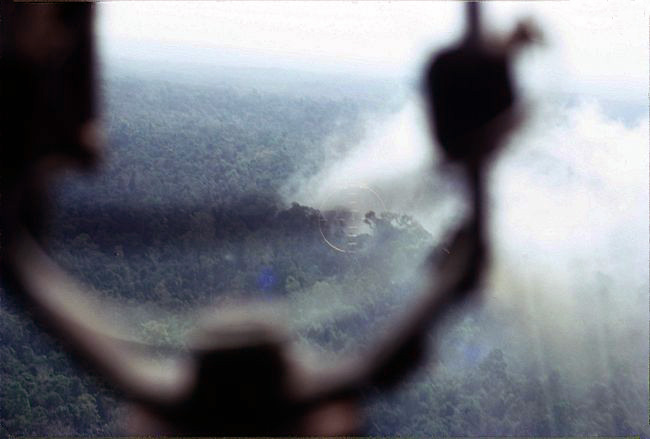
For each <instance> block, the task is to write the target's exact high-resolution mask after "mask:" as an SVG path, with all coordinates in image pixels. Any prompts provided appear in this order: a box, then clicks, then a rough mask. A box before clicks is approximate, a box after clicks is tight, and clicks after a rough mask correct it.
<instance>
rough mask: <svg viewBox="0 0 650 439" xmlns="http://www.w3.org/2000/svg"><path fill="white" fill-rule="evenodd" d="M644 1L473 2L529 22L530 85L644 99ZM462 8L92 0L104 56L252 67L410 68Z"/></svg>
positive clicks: (494, 14) (499, 23)
mask: <svg viewBox="0 0 650 439" xmlns="http://www.w3.org/2000/svg"><path fill="white" fill-rule="evenodd" d="M648 10H649V8H648V6H646V5H645V4H644V2H642V1H635V0H625V1H620V2H613V1H605V0H589V1H587V0H572V1H567V2H563V1H549V2H532V1H531V2H489V3H486V4H485V5H484V7H483V12H484V15H485V17H486V24H487V25H488V27H489V28H490V29H497V30H499V31H501V32H505V31H507V30H509V29H511V28H512V25H513V23H514V22H515V19H516V18H518V17H525V16H530V17H534V18H535V19H536V20H537V21H538V22H539V24H540V25H541V28H542V29H543V30H544V32H545V39H546V42H547V44H546V49H540V50H538V51H536V53H535V55H533V56H531V57H530V58H531V59H530V60H531V61H532V62H529V63H526V64H527V65H532V66H533V67H531V68H530V75H528V76H530V82H532V83H533V84H535V85H536V86H538V88H540V89H543V90H546V89H548V88H554V89H556V90H558V89H559V90H560V91H574V92H575V91H578V92H585V91H587V89H588V91H589V92H591V93H595V94H599V95H607V96H610V97H611V96H617V97H619V98H624V99H627V100H630V99H635V100H636V99H639V98H641V99H643V100H644V101H646V100H647V99H646V98H647V85H648V79H647V78H648V41H649V38H648V29H649V25H648V24H649V22H648ZM462 18H463V8H462V4H461V2H451V1H450V2H406V1H400V2H389V1H378V2H375V1H368V2H366V1H363V2H352V1H333V2H320V1H313V2H293V1H291V2H276V1H264V2H257V1H233V2H222V1H204V2H190V1H185V2H154V1H146V2H132V1H129V2H121V1H116V2H103V3H99V4H98V34H99V37H100V38H99V40H100V48H101V50H102V51H103V52H104V53H106V54H107V55H109V56H110V55H117V54H119V55H120V56H123V57H127V58H128V57H137V58H139V59H148V58H151V59H155V58H156V57H170V56H171V57H173V58H176V60H177V61H192V58H196V57H197V53H200V54H201V55H199V56H200V57H201V58H203V59H201V61H202V62H208V63H210V62H214V63H215V64H220V63H222V62H224V60H223V59H220V58H223V54H224V53H225V52H224V50H225V51H229V52H230V53H238V54H240V55H242V54H243V55H245V61H243V62H244V63H245V64H248V65H251V66H253V67H265V66H272V67H279V66H282V67H297V68H307V69H316V70H322V71H334V72H343V73H346V72H358V73H363V74H368V73H374V74H381V75H409V76H413V75H415V74H417V72H418V70H417V69H418V67H419V66H420V65H421V63H422V62H423V60H424V59H425V57H426V56H427V55H428V54H429V53H430V51H431V50H432V49H434V48H436V47H439V46H442V45H444V44H447V43H448V42H449V41H451V40H452V39H454V38H455V37H457V35H458V34H459V32H460V31H461V29H462V24H463V22H462ZM156 45H158V46H165V47H167V48H170V47H171V48H174V49H175V50H174V51H173V52H172V54H171V55H170V52H169V51H164V52H159V51H156V50H151V47H155V46H156ZM190 48H191V50H190ZM210 49H212V51H210ZM215 49H216V50H215ZM196 50H199V51H200V52H196ZM201 50H202V51H201ZM194 61H196V59H194ZM225 62H228V61H225ZM240 62H242V61H240ZM540 65H543V66H545V68H544V69H540V68H539V66H540ZM535 67H537V68H535ZM535 72H537V73H535ZM550 83H552V87H551V86H550Z"/></svg>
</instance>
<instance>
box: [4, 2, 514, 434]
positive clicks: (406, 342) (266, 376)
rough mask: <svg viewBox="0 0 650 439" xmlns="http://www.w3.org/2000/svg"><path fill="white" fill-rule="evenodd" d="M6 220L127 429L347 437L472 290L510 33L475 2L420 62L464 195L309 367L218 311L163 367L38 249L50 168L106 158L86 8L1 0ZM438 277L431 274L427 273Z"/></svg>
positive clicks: (265, 329)
mask: <svg viewBox="0 0 650 439" xmlns="http://www.w3.org/2000/svg"><path fill="white" fill-rule="evenodd" d="M1 8H2V9H1V12H2V16H1V18H2V43H1V44H2V46H1V58H0V106H1V108H2V113H1V114H0V148H1V149H0V171H1V172H2V174H1V177H2V179H1V181H0V190H1V192H0V194H1V197H2V198H1V199H0V200H1V203H2V210H1V213H0V226H1V229H0V232H1V234H2V255H1V264H2V277H3V280H4V281H5V282H6V283H7V285H9V286H10V290H11V291H12V292H13V294H14V295H15V296H16V297H18V298H20V299H22V300H23V301H24V302H25V303H26V304H27V305H28V306H29V307H31V308H32V309H33V310H34V311H35V313H36V315H37V316H39V317H40V318H42V319H43V320H44V321H45V322H47V326H48V327H49V328H50V329H51V330H52V332H54V333H55V334H56V335H57V336H58V337H59V338H60V339H61V340H62V341H64V342H65V344H66V345H67V346H68V347H69V348H70V350H71V351H72V352H73V353H74V354H75V355H76V356H77V357H79V358H80V359H83V360H84V362H85V363H87V364H91V365H92V366H93V367H94V368H95V369H96V370H97V371H99V372H100V373H102V374H103V375H104V376H105V377H106V378H107V380H108V382H109V383H111V384H112V385H113V386H114V387H115V388H116V389H118V390H119V391H120V392H121V393H122V394H123V395H124V396H125V397H126V398H128V399H129V400H131V401H133V402H134V403H135V404H136V407H137V409H135V412H136V413H137V416H135V417H134V419H135V421H134V422H133V424H132V426H131V430H132V431H130V432H129V433H135V434H147V433H157V434H161V433H166V434H183V435H210V436H229V435H233V436H243V435H249V436H250V435H258V436H269V435H273V436H274V435H350V434H355V433H358V432H359V430H360V426H361V421H360V419H361V413H360V399H361V397H362V394H363V393H364V390H365V389H367V388H368V387H371V386H372V387H375V388H380V389H384V388H387V387H390V386H393V385H395V384H397V383H399V382H400V381H401V380H402V379H403V378H404V377H405V376H406V374H407V373H409V372H410V371H412V370H413V369H414V368H415V367H416V366H417V365H418V364H420V362H421V358H422V353H423V351H424V349H425V343H424V340H425V338H426V337H427V335H428V334H430V333H431V330H432V329H434V328H435V327H436V325H437V324H438V323H439V322H440V321H441V319H442V317H443V316H445V315H446V314H447V312H448V311H449V310H450V309H451V308H452V307H453V306H454V305H455V304H457V303H460V302H462V301H464V300H466V299H467V298H468V297H470V296H472V295H473V294H476V293H477V291H478V288H477V287H478V285H479V282H480V279H481V274H482V273H483V271H484V269H485V266H486V263H487V253H488V251H489V239H488V237H487V235H486V232H485V227H484V221H485V217H486V206H485V203H484V191H485V189H484V187H485V183H484V175H485V172H486V171H487V169H488V168H489V164H490V157H493V156H494V155H495V153H496V150H497V149H498V148H499V147H500V146H501V145H502V144H503V139H504V137H505V135H506V134H507V133H509V132H510V131H511V130H512V129H513V128H514V127H515V126H516V125H517V123H518V121H519V119H520V114H519V112H518V111H517V110H516V109H515V105H514V104H515V102H516V99H515V96H514V92H513V87H512V82H511V78H510V72H509V65H510V55H511V53H512V47H514V46H515V45H516V44H515V43H517V41H524V39H525V38H524V37H525V36H526V35H525V32H519V34H516V35H513V38H512V39H511V41H510V43H512V44H510V43H508V44H506V45H504V46H503V47H496V46H494V45H488V44H486V43H485V42H484V40H483V37H482V32H480V14H479V12H480V11H479V4H478V3H468V6H467V12H468V15H467V17H468V28H467V33H466V37H465V38H463V39H462V41H460V42H459V44H458V45H456V46H454V47H452V48H450V49H448V50H446V51H443V52H441V53H440V54H437V55H436V56H435V57H434V58H433V60H432V62H431V64H430V65H429V68H428V69H427V71H426V74H425V90H426V93H427V101H428V102H429V103H430V110H431V111H430V113H431V126H432V128H433V130H434V132H435V133H436V136H437V138H438V143H439V145H440V146H441V148H442V150H443V152H444V154H445V157H446V158H447V160H449V161H451V162H454V163H457V164H459V165H460V166H461V167H463V168H464V169H465V170H466V171H467V177H468V181H470V188H471V194H472V198H473V209H472V211H471V212H470V214H469V216H468V218H467V219H466V220H465V222H464V223H463V224H461V225H460V226H459V227H458V229H457V230H456V231H455V232H454V233H453V239H452V241H451V242H452V243H451V245H450V246H449V253H448V254H444V255H435V257H431V258H430V261H429V262H430V272H431V281H430V283H429V286H428V287H427V288H426V289H425V290H424V291H423V292H422V294H421V295H420V296H419V297H418V299H417V300H416V302H415V303H412V304H411V305H410V306H409V307H408V308H407V310H406V311H405V312H404V314H403V315H401V316H398V317H397V318H396V319H395V321H394V323H393V325H392V327H391V328H392V330H391V331H390V332H389V334H388V336H386V337H385V338H383V339H379V340H377V341H376V344H375V346H374V348H373V349H372V350H371V351H370V353H369V354H367V355H364V356H363V357H359V358H351V359H349V360H347V361H345V362H342V363H339V364H338V365H335V366H334V367H331V368H327V369H320V370H314V369H310V368H308V367H306V366H305V365H304V364H302V363H301V360H300V359H299V358H295V357H294V356H292V355H291V354H290V352H291V351H290V350H289V349H288V343H289V342H288V340H289V337H288V335H287V334H285V333H284V332H283V330H282V327H281V326H280V325H274V324H269V323H264V322H266V320H261V319H255V317H254V315H252V314H248V315H246V316H245V317H237V316H235V315H229V316H226V317H225V319H226V321H223V320H222V321H216V322H215V324H214V325H208V326H206V327H204V330H203V332H202V334H200V335H199V336H197V338H195V339H194V340H193V341H192V342H191V343H190V352H191V355H190V358H189V359H187V361H185V362H184V363H181V364H179V365H178V366H177V367H176V368H175V369H173V370H172V371H171V372H169V373H167V374H166V375H159V374H157V373H156V371H155V370H154V369H153V368H151V367H149V366H146V365H145V366H143V361H144V358H143V357H142V355H141V353H139V352H138V351H137V349H133V346H129V343H127V342H125V340H122V339H120V338H119V337H116V336H115V335H112V334H114V331H111V328H110V322H103V323H100V322H101V319H98V318H97V317H94V316H95V314H96V313H97V310H96V309H93V308H92V307H85V306H84V305H83V303H84V302H83V298H84V295H85V292H84V289H83V287H81V286H80V285H79V284H78V283H77V282H75V281H74V280H73V279H72V278H71V277H70V276H68V275H67V274H66V273H65V272H64V271H63V270H62V269H61V268H59V267H58V266H57V265H56V264H55V263H54V262H53V261H52V260H51V259H50V257H49V256H48V255H47V254H46V252H45V251H44V250H43V249H42V247H41V243H42V242H43V241H45V239H46V238H45V237H44V236H42V233H41V231H42V228H41V224H42V221H43V218H45V217H47V215H48V209H47V205H46V202H45V197H44V194H45V193H46V190H47V186H48V181H49V180H50V179H51V178H54V177H55V176H56V174H57V171H59V170H61V169H65V168H67V167H70V166H78V167H82V168H85V169H92V167H93V166H94V165H95V164H96V163H98V161H99V159H100V156H101V149H102V146H103V145H102V137H101V135H100V131H99V130H98V126H97V123H96V108H95V107H96V103H95V99H94V93H95V79H94V78H95V75H94V70H93V69H94V65H95V64H94V62H93V60H94V52H93V43H94V42H93V34H92V26H93V7H92V5H91V4H88V3H75V4H70V3H66V4H54V3H52V4H34V5H21V4H14V3H13V2H2V6H1ZM433 279H435V282H434V281H433Z"/></svg>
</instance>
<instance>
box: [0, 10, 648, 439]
mask: <svg viewBox="0 0 650 439" xmlns="http://www.w3.org/2000/svg"><path fill="white" fill-rule="evenodd" d="M244 3H246V2H244ZM104 7H105V8H106V9H108V8H110V6H104ZM554 7H556V6H554ZM116 8H117V6H116ZM299 9H300V8H299V7H298V10H299ZM606 12H607V11H605V12H603V13H606ZM549 14H550V13H549ZM252 17H253V18H254V17H255V15H253V16H252ZM543 17H545V16H543ZM198 23H199V25H197V26H198V27H200V23H201V22H198ZM549 23H554V22H553V21H549ZM596 24H598V23H596ZM620 24H621V23H618V24H617V25H616V26H619V25H620ZM583 25H584V26H586V27H587V28H588V26H593V25H594V24H593V23H587V24H584V23H583ZM645 25H646V28H645V29H646V30H647V19H646V20H645ZM396 26H397V25H396ZM397 27H399V26H397ZM617 29H618V27H617ZM560 36H561V35H560ZM122 37H124V38H126V37H125V36H124V35H123V36H122ZM555 38H556V39H559V36H557V35H556V36H555ZM644 42H645V43H644V44H647V38H645V40H644ZM103 44H106V46H107V47H106V50H105V51H104V52H103V53H104V55H102V57H101V58H100V66H101V72H102V74H101V86H100V90H99V91H100V96H101V98H102V103H103V108H104V110H103V116H102V117H103V120H104V123H105V127H106V130H107V135H108V145H109V149H108V150H107V151H106V160H105V163H104V165H103V166H102V168H101V169H100V172H99V173H98V174H96V175H77V174H70V175H69V176H66V177H65V178H63V179H62V180H61V184H60V185H59V186H58V187H57V188H56V190H55V199H56V201H57V203H58V204H57V205H58V206H59V208H58V209H57V212H56V216H55V218H53V219H52V224H51V231H52V242H51V244H50V251H51V253H52V254H53V255H54V256H55V258H56V259H57V260H58V261H59V262H60V263H61V264H62V265H63V266H65V267H66V268H67V269H69V270H70V271H71V272H72V273H73V274H75V275H76V276H78V277H79V278H80V279H82V280H83V281H84V282H85V284H86V285H89V286H90V288H91V290H92V293H93V294H94V295H95V297H96V298H98V299H99V298H101V299H102V300H106V301H109V302H111V303H114V304H115V305H116V309H120V314H119V315H118V314H117V313H112V311H111V310H110V308H107V309H106V315H107V317H108V318H109V319H111V320H112V321H114V322H115V323H116V324H119V326H120V327H122V328H123V330H124V331H126V332H128V334H129V335H130V336H132V337H134V338H137V339H139V340H142V341H145V342H148V343H153V344H156V345H166V346H168V347H169V346H173V347H174V348H177V349H180V350H182V348H183V340H184V338H183V337H184V335H185V334H187V332H188V331H190V330H191V329H192V324H193V322H194V321H195V319H194V318H192V316H194V315H195V313H197V312H205V311H206V310H209V309H213V307H214V308H217V309H223V308H224V307H226V306H229V305H235V304H239V303H249V302H251V301H253V302H261V303H262V304H264V305H268V306H274V307H276V309H277V310H278V311H277V312H278V313H281V315H283V316H284V317H285V318H286V321H287V322H288V324H289V326H290V328H291V329H292V330H293V331H294V333H295V341H296V343H297V345H298V346H299V347H301V348H303V349H305V350H311V351H315V352H316V354H317V355H321V356H323V358H326V359H334V358H336V357H337V356H345V355H350V354H351V353H354V352H356V351H358V350H359V349H363V347H364V346H365V345H366V344H367V343H368V341H369V340H370V339H371V336H372V335H374V334H376V333H377V328H381V330H384V327H383V326H382V324H384V323H385V322H386V316H389V315H392V314H394V313H397V312H398V311H399V310H401V309H403V307H404V306H405V304H406V303H407V302H408V299H409V298H412V297H414V296H415V295H417V294H418V287H419V285H420V283H421V282H422V272H421V271H420V267H421V265H422V263H423V260H424V258H425V257H426V256H427V254H428V253H429V252H431V251H432V250H435V249H440V248H442V247H443V246H444V242H445V239H446V238H447V236H448V233H449V231H450V230H452V229H453V227H454V225H455V224H456V223H457V221H458V220H459V219H460V218H462V215H463V213H464V211H465V205H464V201H463V191H464V188H463V186H462V184H461V181H460V179H459V178H458V176H457V175H456V170H454V169H453V168H447V167H442V166H440V160H439V158H438V156H437V152H436V149H435V148H434V147H433V146H432V140H431V138H430V136H429V131H428V127H427V126H426V124H425V120H424V110H423V103H422V101H421V98H420V96H419V94H418V74H419V73H418V72H419V70H418V69H417V68H415V67H413V68H411V69H410V70H408V71H407V73H403V72H401V71H398V70H391V69H389V68H386V69H377V70H373V69H371V70H372V71H370V72H369V71H367V69H366V71H361V70H358V69H357V71H354V72H352V71H351V70H350V69H352V67H350V68H349V69H348V70H341V71H337V68H336V63H335V62H334V61H331V64H330V68H328V69H326V68H323V69H318V68H315V67H312V68H306V67H305V65H306V64H308V63H291V62H289V61H287V60H286V59H285V58H282V56H280V57H279V59H280V60H281V61H277V62H275V63H274V64H269V62H268V60H269V59H273V56H271V55H268V54H267V55H266V56H260V55H259V54H255V53H252V54H251V53H248V54H246V53H245V55H242V52H241V51H239V52H238V51H237V50H235V49H230V51H225V50H224V49H219V50H217V49H215V48H209V49H204V48H201V47H197V46H196V44H192V42H187V41H185V42H177V43H175V44H174V45H172V44H170V43H169V42H162V43H161V42H160V41H158V42H155V41H153V42H152V41H149V42H146V43H144V42H142V41H140V42H138V41H136V40H129V42H128V44H127V43H124V42H122V43H120V44H121V45H120V44H117V43H114V44H115V45H114V46H112V47H114V48H115V47H117V48H122V49H124V50H123V51H115V50H114V49H111V46H110V44H113V43H110V42H104V43H103ZM324 44H325V43H324ZM571 44H573V45H575V42H573V43H571ZM571 44H569V43H567V45H569V46H571ZM584 44H585V45H588V42H586V41H585V42H584ZM128 47H130V48H131V49H129V50H127V48H128ZM590 47H591V46H590ZM112 50H113V51H112ZM296 50H298V49H296ZM322 50H323V51H326V50H327V47H325V48H323V49H322ZM332 50H333V49H332ZM394 50H395V51H397V49H396V48H394ZM546 50H548V51H550V52H551V55H550V57H551V58H552V54H553V53H556V52H554V50H555V49H554V46H551V47H550V48H547V49H546ZM118 52H119V53H120V54H121V55H120V56H118V55H117V53H118ZM142 53H146V54H148V55H147V56H144V57H142V58H141V59H139V60H138V59H136V56H134V54H135V55H137V54H142ZM396 53H397V52H396ZM179 54H183V55H179ZM206 54H211V55H210V56H211V57H213V58H214V59H217V60H218V59H219V58H218V55H219V54H220V55H221V56H222V57H223V58H222V61H223V62H222V63H221V64H219V63H218V62H217V61H210V62H207V61H205V59H208V58H210V57H207V56H205V55H206ZM271 54H272V52H271ZM646 54H647V51H646ZM285 55H286V54H285ZM353 55H354V54H350V56H351V57H353ZM197 56H198V57H199V58H200V59H202V62H200V63H198V62H195V61H192V60H193V59H195V58H196V57H197ZM536 56H537V58H535V56H534V57H532V58H528V59H525V60H524V63H523V64H524V65H520V66H519V69H520V71H522V72H527V71H530V69H532V68H534V67H538V68H539V66H540V65H543V61H544V60H545V59H548V55H547V56H546V58H545V56H544V55H536ZM229 57H230V58H229ZM210 59H212V58H210ZM377 59H379V58H377ZM380 61H381V60H379V61H377V63H378V64H377V65H380V64H381V62H383V61H381V62H380ZM526 63H527V64H526ZM361 64H363V63H361ZM594 65H595V67H594V69H596V70H594V72H597V71H598V70H597V68H598V65H596V64H594ZM643 68H644V69H646V70H647V66H645V65H644V66H643ZM314 70H316V71H314ZM569 70H571V69H569ZM373 71H377V72H380V73H381V74H373ZM574 73H575V72H574ZM610 73H611V72H610ZM614 73H615V72H614ZM614 73H611V74H608V75H603V76H604V77H606V79H607V78H609V79H608V80H610V81H612V82H611V83H612V84H615V83H616V82H615V81H613V80H612V79H611V78H615V77H616V75H615V74H614ZM549 75H551V76H552V74H551V73H549ZM594 75H595V73H594ZM592 76H593V75H592ZM633 76H634V75H633ZM646 77H647V75H646ZM580 78H581V76H580V72H578V73H575V76H574V77H573V78H572V79H571V81H573V82H574V83H576V84H581V83H580ZM633 79H634V78H633ZM535 81H536V80H535V79H534V78H533V80H530V81H529V80H527V79H525V78H524V80H522V81H521V83H522V89H523V90H524V92H526V91H527V90H526V88H525V86H526V84H532V85H531V89H530V90H528V93H524V95H525V96H526V97H527V98H528V102H529V103H530V114H529V117H528V120H527V122H526V124H525V125H524V126H523V127H522V129H521V130H520V131H519V132H517V133H516V134H515V135H513V136H512V138H511V140H510V142H509V145H508V146H507V148H506V149H505V150H504V152H503V154H502V156H501V157H500V159H499V161H498V163H497V165H496V167H495V169H494V172H493V173H492V174H491V176H490V208H491V212H490V231H491V234H492V237H493V244H494V247H493V248H492V259H491V269H490V273H489V275H488V278H487V279H486V282H485V290H484V292H483V293H482V295H481V298H480V300H477V301H476V302H474V303H472V304H471V305H469V306H467V307H465V308H463V309H462V310H460V312H459V313H457V314H455V315H453V316H450V318H449V319H448V320H449V321H448V322H447V323H446V324H445V328H444V331H443V332H442V334H441V336H440V337H439V339H437V341H438V343H439V345H438V347H437V350H436V352H435V356H433V357H432V358H431V359H430V360H429V362H428V363H427V365H426V366H425V367H424V368H423V369H422V370H421V371H420V372H419V373H418V374H416V375H415V376H414V377H412V379H410V380H409V381H408V382H406V383H404V385H403V386H401V387H400V388H399V389H397V390H396V391H395V392H393V393H391V394H389V395H376V394H371V395H368V398H367V406H368V417H367V420H366V431H367V434H368V435H370V436H406V435H408V436H418V437H424V436H427V437H430V436H474V435H476V436H502V435H503V436H506V435H507V436H511V435H518V436H591V435H594V436H596V435H598V436H607V435H608V436H625V435H639V434H641V435H644V436H648V435H649V433H650V431H649V430H648V288H649V286H650V285H649V281H648V216H649V214H648V205H649V200H648V172H647V170H648V167H649V163H648V150H647V145H648V108H647V102H646V101H645V100H644V101H643V102H641V103H639V102H640V101H639V99H638V98H637V96H638V93H635V92H633V91H630V89H634V90H640V91H641V92H643V93H645V94H644V95H643V96H644V97H647V84H645V83H644V86H643V87H645V90H644V89H637V88H634V87H636V85H629V84H628V85H627V86H626V87H628V88H629V89H625V91H624V92H621V94H620V95H618V94H616V93H610V92H602V93H601V92H599V91H598V92H594V93H589V92H585V90H590V88H589V85H586V86H583V85H579V86H576V88H575V90H574V91H572V92H567V91H566V90H563V89H562V87H558V88H557V89H555V90H554V89H553V87H547V88H546V89H544V88H543V87H542V88H540V86H538V85H539V83H536V82H535ZM585 82H589V81H585ZM631 83H632V84H635V81H634V80H633V81H631ZM536 84H537V85H536ZM581 87H583V88H581ZM621 87H622V88H624V86H621ZM597 88H598V87H595V89H597ZM366 188H370V189H371V190H368V189H366ZM355 190H357V191H358V190H360V191H361V192H360V194H361V195H359V194H358V193H356V194H355V195H353V197H356V199H364V200H367V204H365V205H364V206H366V207H368V206H370V207H368V209H372V210H373V211H375V212H376V214H377V215H376V217H375V218H374V219H373V220H372V221H371V222H370V224H367V227H366V228H365V229H363V233H359V234H356V235H355V239H357V241H356V242H355V249H354V251H348V252H340V251H337V250H335V249H333V248H332V246H331V245H328V242H326V241H325V240H324V239H323V234H325V235H327V236H329V237H331V240H330V241H331V242H336V237H337V236H340V233H341V231H340V230H337V229H336V228H334V230H330V229H328V230H327V231H326V232H325V233H322V232H323V225H322V221H321V218H322V217H321V215H320V213H321V212H325V211H328V210H334V209H339V210H345V209H346V208H348V207H349V200H350V197H351V195H350V194H351V191H355ZM364 197H365V198H364ZM346 203H348V204H346ZM328 233H329V234H330V235H328ZM337 233H338V235H337ZM331 242H330V244H331ZM124 307H126V309H127V312H126V313H124V312H123V310H124ZM0 313H1V315H0V325H1V327H0V337H2V339H1V340H0V382H2V383H3V384H2V394H1V395H0V425H1V427H0V437H9V436H14V435H95V436H98V435H116V434H119V433H120V431H121V428H122V426H121V424H120V422H121V419H122V417H123V415H124V413H125V409H124V407H123V406H122V404H121V402H120V400H119V398H118V396H117V395H115V394H113V393H112V392H111V391H110V390H109V389H107V388H106V387H105V386H104V385H102V384H101V383H100V381H97V380H96V377H92V376H90V375H89V374H87V373H86V372H83V371H80V370H78V369H77V367H76V366H75V365H73V364H71V363H70V361H69V360H68V359H67V357H66V356H65V354H64V353H62V350H61V348H60V346H58V344H56V343H55V342H53V341H52V340H51V339H50V338H48V337H47V336H44V335H43V333H42V332H41V330H40V329H39V328H38V327H37V326H36V325H35V324H34V323H32V322H31V321H30V320H29V319H27V318H26V317H25V316H24V315H23V313H22V312H21V311H20V310H19V309H17V307H16V306H15V305H14V304H13V302H12V301H11V300H10V299H8V298H6V296H5V295H4V294H3V296H2V302H1V306H0ZM431 341H432V343H433V340H431ZM160 355H161V356H163V353H160Z"/></svg>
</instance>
